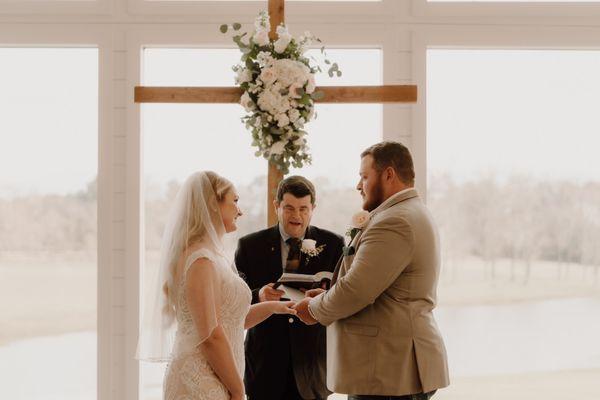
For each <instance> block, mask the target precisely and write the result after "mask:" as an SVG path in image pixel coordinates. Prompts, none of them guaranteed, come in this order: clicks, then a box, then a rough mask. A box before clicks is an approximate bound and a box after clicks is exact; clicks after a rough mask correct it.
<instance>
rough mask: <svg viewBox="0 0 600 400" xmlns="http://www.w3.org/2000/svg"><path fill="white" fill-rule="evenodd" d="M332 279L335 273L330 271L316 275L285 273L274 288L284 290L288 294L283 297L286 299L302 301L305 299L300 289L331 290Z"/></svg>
mask: <svg viewBox="0 0 600 400" xmlns="http://www.w3.org/2000/svg"><path fill="white" fill-rule="evenodd" d="M332 278H333V273H332V272H329V271H321V272H317V273H316V274H314V275H310V274H294V273H291V272H284V273H283V275H281V277H280V278H279V279H278V280H277V282H275V285H273V288H275V289H277V288H279V290H283V291H284V292H285V293H286V294H285V295H284V296H283V297H284V298H288V299H290V300H293V301H300V300H302V299H303V298H304V293H303V292H302V291H301V290H300V289H305V290H309V289H315V288H323V289H329V287H330V286H331V279H332ZM280 286H281V287H280Z"/></svg>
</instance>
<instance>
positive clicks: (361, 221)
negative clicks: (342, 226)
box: [350, 210, 371, 229]
mask: <svg viewBox="0 0 600 400" xmlns="http://www.w3.org/2000/svg"><path fill="white" fill-rule="evenodd" d="M370 215H371V214H370V213H369V212H368V211H365V210H363V211H359V212H357V213H356V214H354V215H353V216H352V222H351V224H350V225H351V226H352V227H353V228H356V229H362V228H364V227H365V226H366V225H367V223H368V222H369V217H370Z"/></svg>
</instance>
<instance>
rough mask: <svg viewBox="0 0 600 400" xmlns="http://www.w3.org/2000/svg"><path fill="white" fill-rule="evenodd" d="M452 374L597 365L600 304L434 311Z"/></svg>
mask: <svg viewBox="0 0 600 400" xmlns="http://www.w3.org/2000/svg"><path fill="white" fill-rule="evenodd" d="M436 319H437V321H438V324H439V327H440V330H441V331H442V334H443V336H444V340H445V342H446V347H447V350H448V358H449V364H450V371H451V373H452V375H453V376H482V375H497V374H514V373H522V372H534V371H538V372H539V371H556V370H567V369H586V368H598V367H600V342H599V341H598V338H600V300H599V299H593V298H582V299H561V300H545V301H540V302H531V303H516V304H511V305H497V306H466V307H465V306H461V307H444V308H439V309H438V310H437V312H436Z"/></svg>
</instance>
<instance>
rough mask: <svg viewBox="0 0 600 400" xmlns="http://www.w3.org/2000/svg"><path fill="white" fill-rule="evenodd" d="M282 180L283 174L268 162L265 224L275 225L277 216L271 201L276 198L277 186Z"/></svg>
mask: <svg viewBox="0 0 600 400" xmlns="http://www.w3.org/2000/svg"><path fill="white" fill-rule="evenodd" d="M282 179H283V173H282V172H281V171H280V170H279V169H277V166H276V165H275V164H273V163H272V162H269V172H268V175H267V223H268V225H269V226H273V225H275V224H276V223H277V214H276V213H275V206H273V201H274V200H275V199H276V198H277V186H278V185H279V182H280V181H281V180H282Z"/></svg>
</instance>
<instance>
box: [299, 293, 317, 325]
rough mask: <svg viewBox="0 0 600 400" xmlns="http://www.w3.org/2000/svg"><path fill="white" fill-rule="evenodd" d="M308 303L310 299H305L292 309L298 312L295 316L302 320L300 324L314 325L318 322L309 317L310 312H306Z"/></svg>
mask: <svg viewBox="0 0 600 400" xmlns="http://www.w3.org/2000/svg"><path fill="white" fill-rule="evenodd" d="M309 302H310V297H305V298H304V299H303V300H302V301H300V302H298V303H296V305H295V306H294V309H295V310H296V311H297V312H298V314H296V315H297V316H298V318H300V319H301V320H302V322H304V323H305V324H306V325H314V324H316V323H317V322H319V321H317V320H316V319H314V318H313V317H312V315H310V312H309V311H308V303H309Z"/></svg>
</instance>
